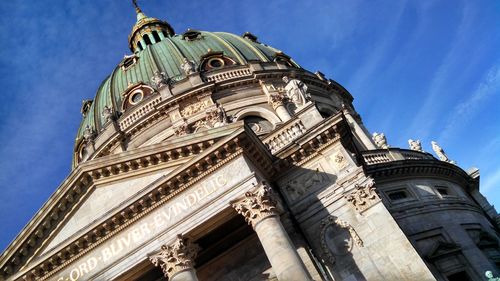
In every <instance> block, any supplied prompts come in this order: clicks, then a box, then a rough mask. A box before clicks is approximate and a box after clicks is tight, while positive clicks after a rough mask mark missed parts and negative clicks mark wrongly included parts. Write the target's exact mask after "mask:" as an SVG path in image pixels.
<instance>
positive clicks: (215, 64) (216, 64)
mask: <svg viewBox="0 0 500 281" xmlns="http://www.w3.org/2000/svg"><path fill="white" fill-rule="evenodd" d="M208 65H209V66H210V67H212V68H221V67H223V66H224V60H223V59H221V58H211V59H209V60H208Z"/></svg>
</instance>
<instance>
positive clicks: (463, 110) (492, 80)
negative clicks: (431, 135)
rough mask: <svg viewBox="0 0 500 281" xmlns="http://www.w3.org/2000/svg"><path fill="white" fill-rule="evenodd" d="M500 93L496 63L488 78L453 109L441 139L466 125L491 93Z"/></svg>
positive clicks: (499, 77) (499, 75) (499, 71)
mask: <svg viewBox="0 0 500 281" xmlns="http://www.w3.org/2000/svg"><path fill="white" fill-rule="evenodd" d="M499 93H500V66H498V65H495V66H493V67H492V68H491V69H490V70H489V71H488V73H487V74H486V78H485V79H483V81H482V82H481V83H480V84H479V86H478V87H477V89H476V90H475V91H474V92H473V93H472V94H471V95H470V96H469V97H468V98H467V99H466V100H465V101H463V102H461V103H460V104H458V105H456V106H455V108H454V109H453V110H452V112H453V114H452V115H451V116H450V118H449V119H448V122H447V123H446V126H445V128H444V130H443V131H442V133H441V135H440V137H439V139H440V140H446V139H447V138H448V137H450V135H451V134H452V133H453V131H455V130H458V129H459V128H460V127H462V126H464V125H465V124H466V122H467V121H468V120H470V119H471V118H472V117H473V116H474V114H475V113H476V111H477V110H478V109H479V108H480V105H481V103H483V102H485V101H486V99H487V98H488V97H490V96H491V95H495V94H499Z"/></svg>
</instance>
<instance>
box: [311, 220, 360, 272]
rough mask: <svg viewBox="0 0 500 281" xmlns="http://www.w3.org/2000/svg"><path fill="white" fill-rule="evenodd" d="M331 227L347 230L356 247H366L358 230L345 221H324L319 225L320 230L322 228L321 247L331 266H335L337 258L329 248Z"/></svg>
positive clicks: (320, 235) (349, 249) (350, 248)
mask: <svg viewBox="0 0 500 281" xmlns="http://www.w3.org/2000/svg"><path fill="white" fill-rule="evenodd" d="M329 227H334V228H340V229H345V230H347V231H348V232H349V235H350V237H351V239H352V240H353V241H354V243H356V245H357V246H358V247H363V246H364V244H363V240H362V239H361V237H359V235H358V233H357V232H356V230H355V229H354V227H352V225H350V224H349V223H348V222H346V221H343V220H341V219H339V218H336V217H327V218H326V219H323V220H322V221H321V223H320V225H319V228H320V234H319V237H320V246H321V250H322V251H323V255H324V257H325V258H326V260H327V261H328V262H329V263H330V264H332V265H333V264H335V261H336V258H335V255H334V253H332V251H331V249H330V248H329V247H328V242H327V237H326V236H327V233H326V231H327V230H328V228H329ZM347 250H348V251H351V250H352V247H349V248H348V249H347Z"/></svg>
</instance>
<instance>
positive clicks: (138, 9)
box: [132, 0, 142, 13]
mask: <svg viewBox="0 0 500 281" xmlns="http://www.w3.org/2000/svg"><path fill="white" fill-rule="evenodd" d="M132 4H134V7H135V12H136V13H142V11H141V8H139V5H137V0H132Z"/></svg>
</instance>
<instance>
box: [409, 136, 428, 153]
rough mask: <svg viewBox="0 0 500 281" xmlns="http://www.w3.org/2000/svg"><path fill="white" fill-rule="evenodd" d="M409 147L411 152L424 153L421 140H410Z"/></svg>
mask: <svg viewBox="0 0 500 281" xmlns="http://www.w3.org/2000/svg"><path fill="white" fill-rule="evenodd" d="M408 145H409V146H410V149H411V150H415V151H420V152H424V150H423V149H422V143H421V142H420V140H412V139H409V140H408Z"/></svg>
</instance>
